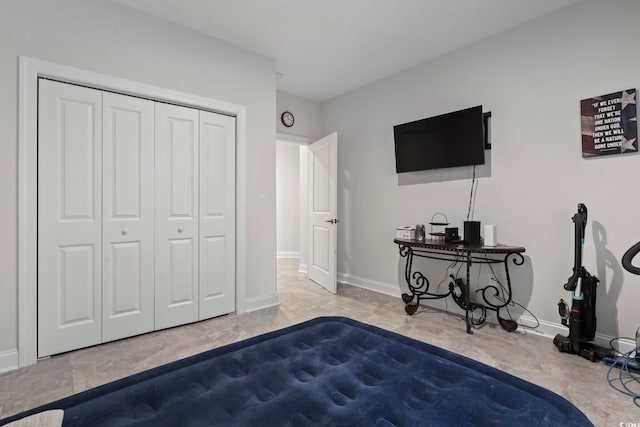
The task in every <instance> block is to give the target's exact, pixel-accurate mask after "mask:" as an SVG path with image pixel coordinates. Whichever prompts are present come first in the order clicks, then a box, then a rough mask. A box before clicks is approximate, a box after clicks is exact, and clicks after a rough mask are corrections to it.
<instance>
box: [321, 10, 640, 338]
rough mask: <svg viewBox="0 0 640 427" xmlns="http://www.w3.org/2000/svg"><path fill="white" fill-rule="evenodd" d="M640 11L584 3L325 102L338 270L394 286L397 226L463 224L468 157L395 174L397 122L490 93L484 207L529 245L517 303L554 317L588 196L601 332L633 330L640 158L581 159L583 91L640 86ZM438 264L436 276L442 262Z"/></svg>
mask: <svg viewBox="0 0 640 427" xmlns="http://www.w3.org/2000/svg"><path fill="white" fill-rule="evenodd" d="M638 17H640V2H638V1H637V0H615V1H607V2H599V1H596V0H584V1H582V2H579V3H578V4H577V5H575V6H572V7H570V8H567V9H563V10H562V11H560V12H557V13H555V14H552V15H549V16H546V17H543V18H540V19H538V20H536V21H534V22H532V23H529V24H527V25H525V26H522V27H520V28H517V29H515V30H512V31H509V32H506V33H503V34H501V35H499V36H496V37H494V38H492V39H490V40H487V41H484V42H480V43H477V44H475V45H472V46H469V47H467V48H464V49H462V50H459V51H457V52H455V53H452V54H449V55H446V56H443V57H440V58H438V59H436V60H434V61H431V62H428V63H425V64H423V65H421V66H418V67H415V68H413V69H410V70H408V71H406V72H403V73H401V74H398V75H395V76H393V77H390V78H387V79H385V80H382V81H379V82H377V83H374V84H371V85H369V86H366V87H363V88H361V89H359V90H356V91H354V92H352V93H349V94H347V95H344V96H341V97H338V98H336V99H333V100H330V101H328V102H326V103H325V104H323V114H324V133H325V134H326V133H328V132H332V131H337V132H338V135H339V136H340V141H339V154H338V158H339V194H340V195H339V218H341V224H340V234H339V247H338V271H339V272H340V273H342V275H343V276H344V275H347V276H349V277H351V278H353V280H354V281H357V280H360V281H361V282H363V283H364V282H368V283H382V284H386V285H388V286H389V288H395V289H397V286H398V284H399V283H400V282H401V281H402V276H401V271H400V269H401V268H402V267H403V265H404V264H403V262H404V259H401V258H400V257H399V254H398V248H397V246H395V245H394V244H393V242H392V239H393V236H394V229H395V227H396V226H398V225H403V224H416V223H423V224H424V223H428V221H429V219H430V218H431V216H432V215H433V214H434V213H436V212H444V213H445V214H446V215H447V216H448V218H449V220H450V222H451V223H452V225H454V226H459V227H460V228H461V227H462V221H463V219H464V217H465V216H466V212H467V203H468V197H469V189H470V184H471V180H470V178H471V168H470V167H468V168H455V169H452V170H444V171H442V170H441V171H427V172H416V173H411V174H402V175H397V174H396V173H395V164H394V144H393V125H396V124H399V123H404V122H408V121H411V120H416V119H420V118H424V117H429V116H432V115H437V114H441V113H446V112H449V111H454V110H456V109H460V108H464V107H470V106H474V105H478V104H482V105H483V106H484V109H485V111H491V112H492V113H493V119H492V134H493V138H492V141H493V149H492V150H491V151H490V152H487V154H488V163H487V164H486V165H484V166H482V167H480V168H479V169H478V172H479V175H480V176H481V178H480V181H479V187H478V193H477V202H476V207H475V218H476V219H478V220H480V221H482V222H483V223H491V224H496V225H497V231H498V241H500V242H502V243H506V244H514V245H522V246H524V247H526V257H527V260H526V262H525V265H524V266H522V267H516V268H514V269H513V270H512V272H513V280H514V283H513V284H514V287H515V291H514V296H515V298H516V300H517V301H518V302H519V303H521V304H523V305H525V306H527V307H528V308H529V309H530V310H531V311H532V312H533V313H534V314H535V315H537V316H538V317H539V318H541V319H543V320H546V321H548V322H553V323H556V324H557V323H559V318H558V314H557V306H556V304H557V302H558V300H559V299H560V298H561V297H562V298H565V299H567V298H568V297H569V293H568V292H566V291H564V290H563V288H562V285H563V284H564V283H565V282H566V280H567V278H568V277H569V276H570V275H571V268H572V263H573V223H572V222H571V216H572V215H573V214H574V213H575V211H576V208H577V204H578V203H579V202H582V203H585V204H586V205H587V207H588V209H589V224H588V226H587V240H586V243H585V256H584V265H585V267H586V268H587V269H588V270H589V271H591V272H592V273H593V274H596V275H597V276H598V277H599V278H600V280H601V286H600V288H599V290H598V312H597V313H598V331H599V333H601V334H605V335H610V336H617V335H624V336H633V333H634V331H635V329H636V328H637V327H638V326H639V325H640V318H638V315H637V313H638V311H637V305H638V301H640V277H637V276H632V275H631V274H629V273H627V272H625V271H623V269H622V267H621V265H620V258H621V257H622V254H623V253H624V251H625V250H626V249H627V248H628V247H629V246H631V245H632V244H633V243H635V242H636V241H638V240H640V220H639V219H638V218H639V215H638V213H639V212H640V198H638V189H637V187H638V182H640V166H639V162H640V157H639V156H638V155H635V154H625V155H618V156H608V157H604V158H595V159H588V160H585V159H583V158H582V157H581V145H580V110H579V101H580V100H581V99H584V98H588V97H592V96H597V95H602V94H607V93H611V92H616V91H619V90H624V89H629V88H637V87H639V86H640V73H639V72H638V70H639V69H640V57H639V56H638V54H637V50H638V49H637V45H638V42H639V41H640V26H638ZM429 266H430V268H432V269H431V270H430V271H431V273H432V281H434V282H435V284H434V286H435V285H437V284H438V282H439V281H440V280H441V278H442V277H443V276H444V274H445V273H446V272H445V271H444V270H445V267H444V266H443V265H442V264H439V265H438V266H434V265H431V264H430V265H429ZM441 303H442V301H438V302H435V303H434V304H435V305H438V306H443V305H442V304H441ZM451 305H452V304H451V303H449V308H451ZM398 310H399V311H401V310H402V308H401V306H399V307H398ZM516 311H517V310H516Z"/></svg>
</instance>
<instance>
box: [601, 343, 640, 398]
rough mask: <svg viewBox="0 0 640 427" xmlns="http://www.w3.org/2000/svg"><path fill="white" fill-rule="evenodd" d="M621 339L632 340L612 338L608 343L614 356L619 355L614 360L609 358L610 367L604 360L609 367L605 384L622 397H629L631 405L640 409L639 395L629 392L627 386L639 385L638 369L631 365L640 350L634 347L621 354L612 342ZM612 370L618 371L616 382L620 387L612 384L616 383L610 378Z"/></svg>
mask: <svg viewBox="0 0 640 427" xmlns="http://www.w3.org/2000/svg"><path fill="white" fill-rule="evenodd" d="M621 339H629V340H632V339H633V338H628V337H617V338H613V339H612V340H611V341H610V345H611V348H612V349H613V350H614V351H615V352H616V354H619V356H618V357H617V358H616V359H613V358H611V364H610V365H609V364H608V363H607V360H606V359H605V363H606V364H607V365H608V366H609V370H608V371H607V382H608V383H609V385H610V386H611V387H612V388H613V389H614V390H616V391H618V392H620V393H622V394H624V395H627V396H630V397H631V398H632V399H633V403H634V404H635V405H636V406H637V407H640V394H638V393H637V392H635V391H633V390H631V388H630V387H629V384H634V383H635V384H640V376H639V375H638V374H637V371H638V369H639V367H638V365H637V364H634V363H633V362H635V360H636V359H635V357H634V354H637V352H638V351H639V350H640V347H636V348H635V349H633V350H631V351H628V352H626V353H621V352H620V351H619V350H618V349H616V348H615V347H614V345H613V342H614V341H619V340H621ZM613 368H617V369H618V370H619V373H618V375H617V377H618V378H617V381H619V383H620V386H621V387H617V386H616V385H615V384H614V382H616V378H613V379H612V378H611V372H612V371H613Z"/></svg>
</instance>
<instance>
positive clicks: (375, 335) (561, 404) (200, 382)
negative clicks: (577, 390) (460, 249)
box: [0, 317, 592, 427]
mask: <svg viewBox="0 0 640 427" xmlns="http://www.w3.org/2000/svg"><path fill="white" fill-rule="evenodd" d="M55 408H59V409H63V410H64V423H63V425H64V426H91V427H99V426H153V427H158V426H194V427H195V426H218V425H220V426H310V425H317V426H380V427H382V426H407V425H411V426H416V425H417V426H483V427H487V426H510V427H515V426H527V427H530V426H553V427H557V426H591V425H592V424H591V423H590V422H589V420H588V419H587V418H586V417H585V415H584V414H583V413H582V412H580V410H578V409H577V408H576V407H575V406H574V405H572V404H571V403H570V402H569V401H567V400H566V399H564V398H563V397H561V396H559V395H557V394H555V393H553V392H551V391H549V390H546V389H544V388H542V387H539V386H536V385H534V384H531V383H529V382H527V381H524V380H521V379H519V378H516V377H514V376H512V375H509V374H507V373H505V372H502V371H500V370H497V369H495V368H492V367H490V366H487V365H485V364H482V363H479V362H476V361H474V360H471V359H468V358H466V357H464V356H460V355H457V354H454V353H451V352H449V351H446V350H443V349H441V348H438V347H434V346H432V345H429V344H425V343H423V342H420V341H416V340H414V339H410V338H407V337H404V336H401V335H398V334H396V333H393V332H389V331H386V330H383V329H379V328H377V327H374V326H371V325H366V324H363V323H359V322H356V321H354V320H350V319H346V318H341V317H324V318H317V319H314V320H310V321H308V322H305V323H301V324H298V325H295V326H291V327H289V328H285V329H281V330H278V331H274V332H270V333H267V334H264V335H261V336H257V337H254V338H250V339H247V340H244V341H241V342H238V343H235V344H231V345H227V346H224V347H221V348H217V349H214V350H210V351H207V352H205V353H202V354H198V355H195V356H192V357H189V358H187V359H183V360H179V361H176V362H173V363H170V364H167V365H164V366H160V367H158V368H154V369H151V370H148V371H145V372H142V373H139V374H136V375H132V376H130V377H127V378H124V379H121V380H119V381H115V382H113V383H109V384H106V385H103V386H100V387H97V388H94V389H91V390H87V391H85V392H82V393H79V394H76V395H73V396H70V397H67V398H64V399H62V400H58V401H56V402H53V403H50V404H47V405H44V406H41V407H39V408H36V409H33V410H31V411H28V412H25V413H22V414H19V415H16V416H14V417H11V418H7V419H5V420H3V421H0V425H2V424H4V423H7V422H9V421H12V420H15V419H19V418H22V417H24V416H26V415H30V414H33V413H36V412H40V411H44V410H47V409H55Z"/></svg>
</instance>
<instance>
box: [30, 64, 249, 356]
mask: <svg viewBox="0 0 640 427" xmlns="http://www.w3.org/2000/svg"><path fill="white" fill-rule="evenodd" d="M39 77H48V78H53V79H56V80H61V81H65V82H68V83H75V84H81V85H86V86H91V87H94V88H96V89H102V90H111V91H115V92H120V93H124V94H127V95H135V96H141V97H144V98H150V99H154V100H157V101H164V102H169V103H173V104H178V105H184V106H190V107H195V108H199V109H202V110H209V111H213V112H217V113H222V114H227V115H230V116H234V117H235V118H236V128H237V133H236V242H237V243H236V311H237V312H238V313H242V312H244V311H246V302H245V298H246V249H247V233H246V217H247V207H246V190H247V188H246V187H247V183H246V171H247V156H246V145H247V141H246V127H247V119H246V107H244V106H241V105H235V104H229V103H225V102H221V101H216V100H213V99H210V98H204V97H201V96H197V95H192V94H188V93H184V92H179V91H174V90H170V89H164V88H161V87H157V86H152V85H147V84H144V83H139V82H135V81H132V80H126V79H121V78H118V77H113V76H109V75H106V74H101V73H96V72H92V71H86V70H81V69H78V68H74V67H68V66H65V65H59V64H55V63H52V62H47V61H42V60H39V59H34V58H29V57H25V56H21V57H20V60H19V85H18V366H19V367H23V366H27V365H32V364H34V363H36V360H37V356H36V349H37V348H36V342H37V300H36V297H37V274H36V273H37V262H36V260H37V256H36V255H37V238H38V236H37V195H38V194H37V188H38V187H37V172H38V170H37V153H38V144H37V135H38V128H37V117H38V116H37V110H38V78H39Z"/></svg>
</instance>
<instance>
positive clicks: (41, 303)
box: [38, 79, 102, 357]
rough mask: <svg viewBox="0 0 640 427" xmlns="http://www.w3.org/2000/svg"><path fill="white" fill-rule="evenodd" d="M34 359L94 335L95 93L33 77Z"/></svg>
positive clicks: (97, 319)
mask: <svg viewBox="0 0 640 427" xmlns="http://www.w3.org/2000/svg"><path fill="white" fill-rule="evenodd" d="M38 120H39V125H38V357H44V356H48V355H51V354H56V353H61V352H65V351H68V350H72V349H76V348H80V347H86V346H91V345H95V344H98V343H100V341H101V327H102V321H101V319H102V315H101V304H100V302H101V298H102V297H101V292H100V290H101V276H102V271H101V264H102V246H101V240H102V206H101V200H102V189H101V184H102V155H101V154H102V153H101V143H102V142H101V140H102V93H101V92H100V91H97V90H93V89H87V88H84V87H79V86H74V85H70V84H66V83H59V82H54V81H50V80H44V79H40V80H39V98H38Z"/></svg>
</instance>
